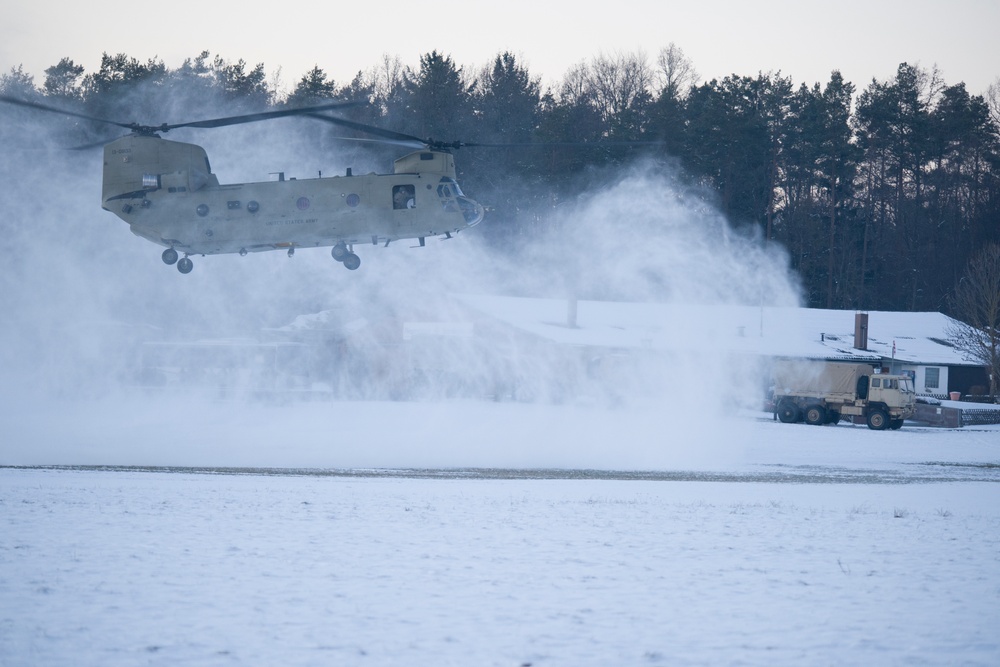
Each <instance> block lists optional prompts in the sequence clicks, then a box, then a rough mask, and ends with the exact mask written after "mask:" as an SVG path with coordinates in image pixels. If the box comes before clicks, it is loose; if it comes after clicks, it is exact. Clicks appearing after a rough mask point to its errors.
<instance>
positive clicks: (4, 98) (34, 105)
mask: <svg viewBox="0 0 1000 667" xmlns="http://www.w3.org/2000/svg"><path fill="white" fill-rule="evenodd" d="M0 102H7V103H8V104H16V105H17V106H22V107H28V108H29V109H38V110H39V111H47V112H49V113H58V114H62V115H64V116H73V117H74V118H83V119H84V120H90V121H94V122H95V123H106V124H108V125H116V126H118V127H123V128H125V129H126V130H131V129H134V127H135V124H134V123H119V122H118V121H114V120H108V119H107V118H98V117H97V116H88V115H87V114H85V113H77V112H75V111H67V110H66V109H60V108H58V107H50V106H49V105H47V104H41V103H39V102H29V101H28V100H22V99H19V98H17V97H11V96H10V95H0Z"/></svg>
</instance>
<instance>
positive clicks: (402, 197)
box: [392, 185, 417, 210]
mask: <svg viewBox="0 0 1000 667" xmlns="http://www.w3.org/2000/svg"><path fill="white" fill-rule="evenodd" d="M416 205H417V200H416V188H414V187H413V186H412V185H394V186H392V208H393V209H394V210H399V209H403V208H415V207H416Z"/></svg>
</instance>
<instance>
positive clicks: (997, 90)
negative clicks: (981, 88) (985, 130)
mask: <svg viewBox="0 0 1000 667" xmlns="http://www.w3.org/2000/svg"><path fill="white" fill-rule="evenodd" d="M986 103H987V104H988V105H989V107H990V118H992V119H993V122H994V123H996V125H997V127H1000V76H998V77H997V78H996V79H994V80H993V83H991V84H990V85H989V88H987V89H986Z"/></svg>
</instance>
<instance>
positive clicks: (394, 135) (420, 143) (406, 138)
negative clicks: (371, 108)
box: [306, 113, 427, 148]
mask: <svg viewBox="0 0 1000 667" xmlns="http://www.w3.org/2000/svg"><path fill="white" fill-rule="evenodd" d="M306 115H307V116H308V117H309V118H315V119H316V120H325V121H326V122H328V123H333V124H334V125H340V126H341V127H346V128H350V129H352V130H357V131H358V132H364V133H365V134H370V135H372V136H376V137H381V138H382V139H389V140H391V141H394V142H404V143H407V145H413V146H415V147H419V148H426V147H427V142H426V141H424V140H423V139H421V138H420V137H415V136H413V135H412V134H403V133H402V132H394V131H393V130H383V129H382V128H381V127H375V126H374V125H366V124H365V123H356V122H354V121H353V120H345V119H343V118H336V117H334V116H324V115H323V114H319V113H308V114H306Z"/></svg>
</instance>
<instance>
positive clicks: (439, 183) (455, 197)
mask: <svg viewBox="0 0 1000 667" xmlns="http://www.w3.org/2000/svg"><path fill="white" fill-rule="evenodd" d="M0 101H2V102H7V103H11V104H17V105H20V106H26V107H30V108H34V109H38V110H42V111H49V112H53V113H61V114H65V115H69V116H76V117H79V118H85V119H87V120H90V121H95V122H98V123H105V124H110V125H116V126H118V127H123V128H125V129H127V130H130V133H129V134H127V135H125V136H123V137H121V138H119V139H116V140H114V141H112V142H110V143H108V144H106V145H105V146H104V180H103V189H102V196H101V206H102V208H104V209H105V210H106V211H110V212H112V213H114V214H115V215H117V216H118V217H119V218H121V219H122V220H124V221H125V222H127V223H128V225H129V228H130V229H131V230H132V232H133V233H135V234H136V235H138V236H141V237H142V238H144V239H148V240H149V241H152V242H153V243H156V244H159V245H162V246H166V250H164V251H163V255H162V258H163V261H164V263H166V264H176V265H177V270H178V271H180V272H181V273H190V272H191V269H192V268H193V267H194V264H193V262H192V261H191V259H190V257H189V256H190V255H219V254H224V253H239V254H240V255H246V254H247V253H249V252H261V251H265V250H286V251H287V252H288V255H289V256H291V255H292V254H294V252H295V250H296V249H298V248H315V247H331V248H332V250H331V254H332V255H333V258H334V259H335V260H337V261H338V262H341V263H342V264H343V265H344V266H345V267H347V268H348V269H351V270H355V269H357V268H358V267H359V266H360V265H361V259H360V258H359V257H358V255H357V254H355V252H354V246H355V245H358V244H362V243H371V244H372V245H378V244H380V243H381V244H384V245H385V246H388V245H389V243H391V242H392V241H397V240H400V239H418V240H419V242H420V245H421V246H422V245H424V241H425V239H426V238H427V237H431V236H444V237H446V238H451V234H452V233H456V232H459V231H462V230H464V229H467V228H468V227H472V226H474V225H476V224H478V223H479V222H480V221H481V220H482V219H483V207H482V206H481V205H479V204H478V203H477V202H475V201H473V200H472V199H470V198H468V197H466V196H465V195H464V194H463V193H462V190H461V188H460V187H459V185H458V182H457V181H456V180H455V161H454V158H453V157H452V155H451V153H450V152H449V149H450V148H458V147H460V146H462V145H468V144H461V143H457V142H456V143H454V144H441V143H434V142H431V141H423V140H421V139H418V138H417V137H414V136H411V135H407V134H402V133H398V132H393V131H390V130H384V129H381V128H376V127H373V126H370V125H364V124H361V123H354V122H352V121H348V120H345V119H341V118H337V117H334V116H328V115H325V114H323V113H321V112H324V111H331V110H335V109H338V108H343V107H345V106H352V104H351V103H348V104H343V103H341V104H327V105H320V106H312V107H305V108H298V109H282V110H279V111H271V112H263V113H256V114H248V115H243V116H231V117H228V118H218V119H214V120H205V121H195V122H188V123H178V124H173V125H169V124H166V123H164V124H162V125H157V126H149V125H140V124H138V123H120V122H117V121H112V120H106V119H103V118H96V117H93V116H87V115H85V114H80V113H76V112H71V111H66V110H64V109H58V108H55V107H50V106H47V105H44V104H39V103H36V102H28V101H24V100H20V99H17V98H12V97H8V96H0ZM292 115H305V116H308V117H311V118H314V119H318V120H323V121H327V122H331V123H334V124H339V125H342V126H345V127H348V128H351V129H354V130H359V131H361V132H366V133H368V134H371V135H375V136H378V137H381V138H382V139H385V140H387V141H390V142H393V143H398V144H402V145H406V146H410V147H414V148H418V149H419V150H417V151H415V152H412V153H410V154H408V155H405V156H403V157H401V158H399V159H397V160H396V161H395V163H394V165H393V171H392V173H391V174H367V175H358V176H355V175H352V173H351V170H350V169H348V170H347V173H346V174H345V175H343V176H332V177H319V178H314V179H312V178H311V179H288V180H285V179H284V177H283V176H282V177H280V178H279V180H277V181H267V182H260V183H235V184H227V185H224V184H220V183H219V179H218V178H217V177H216V176H215V174H213V173H212V168H211V166H210V165H209V161H208V155H207V154H206V152H205V150H204V149H203V148H202V147H200V146H196V145H194V144H188V143H182V142H179V141H172V140H167V139H163V138H161V137H160V134H161V133H165V132H167V131H169V130H172V129H177V128H182V127H192V128H215V127H223V126H227V125H238V124H242V123H251V122H257V121H262V120H269V119H272V118H281V117H286V116H292ZM182 254H183V256H182Z"/></svg>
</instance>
